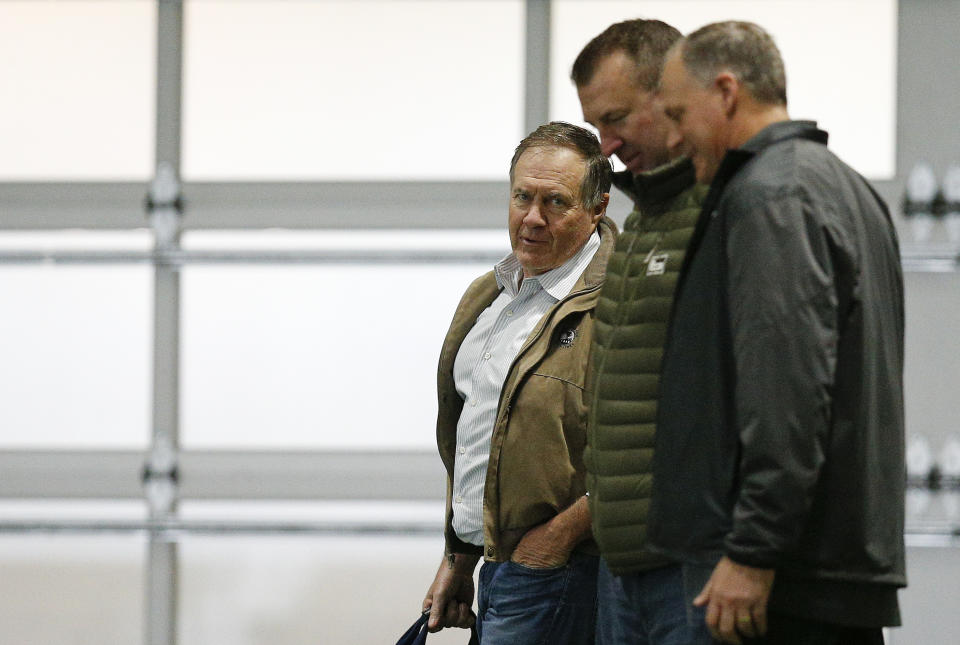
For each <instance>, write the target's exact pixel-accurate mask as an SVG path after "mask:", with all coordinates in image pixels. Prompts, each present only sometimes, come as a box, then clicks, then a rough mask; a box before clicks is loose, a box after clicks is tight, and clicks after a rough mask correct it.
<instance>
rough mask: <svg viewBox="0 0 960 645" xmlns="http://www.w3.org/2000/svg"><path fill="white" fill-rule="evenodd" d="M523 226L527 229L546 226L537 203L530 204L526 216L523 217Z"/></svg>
mask: <svg viewBox="0 0 960 645" xmlns="http://www.w3.org/2000/svg"><path fill="white" fill-rule="evenodd" d="M523 225H524V226H526V227H527V228H539V227H541V226H546V225H547V221H546V220H545V219H544V217H543V210H542V209H541V208H540V204H539V203H534V204H531V205H530V208H528V209H527V212H526V214H525V215H524V216H523Z"/></svg>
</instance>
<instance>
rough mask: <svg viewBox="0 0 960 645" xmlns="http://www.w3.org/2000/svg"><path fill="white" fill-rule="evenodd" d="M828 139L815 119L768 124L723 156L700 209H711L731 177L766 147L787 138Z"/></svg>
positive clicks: (815, 140)
mask: <svg viewBox="0 0 960 645" xmlns="http://www.w3.org/2000/svg"><path fill="white" fill-rule="evenodd" d="M827 138H828V135H827V133H826V132H825V131H824V130H820V129H819V128H817V123H816V122H815V121H779V122H777V123H772V124H770V125H768V126H767V127H765V128H764V129H763V130H761V131H760V132H758V133H756V134H755V135H753V137H751V138H750V139H749V140H748V141H747V142H746V143H744V144H743V145H742V146H740V147H739V148H734V149H732V150H728V151H727V153H726V154H725V155H724V156H723V159H722V160H721V162H720V167H719V168H717V174H716V175H715V176H714V178H713V181H712V182H710V192H708V193H707V198H706V200H705V201H704V205H703V211H704V212H709V211H711V210H713V208H714V207H715V206H716V204H717V202H718V201H719V200H720V196H721V195H722V194H723V191H724V189H725V188H726V187H727V184H728V183H729V182H730V180H731V179H732V178H733V176H734V175H735V174H737V172H738V171H739V170H740V169H741V168H743V166H744V165H745V164H746V163H747V162H748V161H750V160H751V159H753V158H754V157H756V156H757V155H758V154H760V153H761V152H763V151H764V150H765V149H766V148H769V147H770V146H772V145H774V144H777V143H780V142H782V141H787V140H789V139H806V140H808V141H813V142H815V143H819V144H822V145H827Z"/></svg>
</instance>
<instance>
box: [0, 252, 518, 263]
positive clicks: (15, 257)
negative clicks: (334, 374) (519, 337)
mask: <svg viewBox="0 0 960 645" xmlns="http://www.w3.org/2000/svg"><path fill="white" fill-rule="evenodd" d="M504 252H505V251H504V250H498V251H491V250H485V249H466V250H442V249H436V250H432V249H414V250H403V249H384V250H373V249H363V250H350V249H299V250H227V251H220V250H217V251H168V252H156V251H153V250H143V251H114V250H102V251H95V250H90V251H73V250H33V249H31V250H0V264H157V265H163V266H183V265H188V264H466V263H481V264H493V263H496V262H498V261H500V260H501V259H503V255H504Z"/></svg>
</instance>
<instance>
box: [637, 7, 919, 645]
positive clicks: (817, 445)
mask: <svg viewBox="0 0 960 645" xmlns="http://www.w3.org/2000/svg"><path fill="white" fill-rule="evenodd" d="M661 98H662V100H663V104H664V108H665V110H666V113H667V115H668V116H669V117H670V119H671V120H672V121H673V125H674V128H673V134H672V140H671V145H686V146H688V148H689V150H690V155H691V158H692V160H693V163H694V166H695V167H696V171H697V179H698V180H699V181H701V182H704V183H710V192H709V194H708V195H707V199H706V202H705V204H704V207H703V210H702V213H701V217H700V220H699V221H698V224H697V229H696V231H695V232H694V236H693V239H692V241H691V244H690V249H689V251H688V254H687V257H686V259H685V262H684V266H683V269H682V270H681V274H680V278H679V284H678V287H677V294H676V300H675V304H674V309H673V314H672V318H671V328H670V332H669V337H668V341H667V347H666V352H665V357H664V363H663V373H662V374H663V375H662V380H661V398H660V407H659V416H658V421H657V423H658V431H657V436H656V447H655V465H654V490H653V495H652V500H651V508H650V513H649V526H648V540H649V544H650V547H651V549H652V550H654V551H655V552H658V553H660V554H662V555H665V556H667V557H670V558H673V559H675V560H677V561H680V562H682V563H684V572H685V580H684V582H685V584H686V585H687V592H688V596H689V597H691V598H693V596H696V597H695V599H693V604H694V605H695V606H696V607H698V608H699V611H700V612H701V616H702V618H701V619H704V620H706V622H707V626H708V627H709V628H710V631H711V633H712V634H713V637H714V638H717V639H721V640H723V641H726V642H730V643H741V642H743V643H777V644H781V643H791V644H794V643H796V644H800V643H804V644H808V643H809V644H814V643H816V644H817V645H824V644H830V643H835V644H841V643H842V644H844V645H852V644H861V643H862V644H868V643H870V644H873V643H882V631H881V628H882V627H883V626H886V625H897V624H899V620H900V617H899V609H898V604H897V589H898V588H899V587H902V586H904V585H905V584H906V578H905V572H904V568H905V567H904V545H903V488H904V458H903V394H902V392H903V386H902V374H903V278H902V275H901V270H900V260H899V251H898V245H897V239H896V235H895V232H894V227H893V224H892V223H891V220H890V216H889V213H888V211H887V208H886V206H885V204H884V203H883V201H882V200H881V199H880V198H879V197H878V196H877V195H876V193H875V192H874V191H873V189H872V188H871V187H870V185H869V184H868V183H867V182H866V180H864V179H863V178H862V177H861V176H860V175H858V174H857V173H856V172H854V171H853V170H852V169H850V168H849V167H848V166H847V165H845V164H844V163H843V162H842V161H840V160H839V159H837V157H835V156H834V155H833V154H832V153H831V152H829V151H828V150H827V147H826V142H827V135H826V133H825V132H823V131H821V130H818V129H817V128H816V124H814V123H812V122H803V121H790V120H789V116H788V114H787V108H786V82H785V76H784V70H783V62H782V60H781V58H780V54H779V52H778V51H777V48H776V46H775V45H774V43H773V41H772V39H771V38H770V36H769V35H768V34H767V33H766V32H765V31H763V30H762V29H761V28H759V27H758V26H756V25H753V24H750V23H742V22H726V23H717V24H712V25H708V26H706V27H703V28H701V29H699V30H697V31H696V32H694V33H692V34H690V35H689V36H687V37H686V38H685V39H683V40H681V41H680V42H679V43H677V45H675V46H674V48H673V49H672V50H671V51H670V52H669V53H668V55H667V58H666V63H665V67H664V73H663V78H662V81H661Z"/></svg>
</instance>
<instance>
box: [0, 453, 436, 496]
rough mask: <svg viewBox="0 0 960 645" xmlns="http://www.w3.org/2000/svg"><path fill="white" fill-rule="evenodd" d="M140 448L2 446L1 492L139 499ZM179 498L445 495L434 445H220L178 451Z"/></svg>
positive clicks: (0, 494) (140, 492)
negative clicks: (382, 448) (254, 447)
mask: <svg viewBox="0 0 960 645" xmlns="http://www.w3.org/2000/svg"><path fill="white" fill-rule="evenodd" d="M143 465H144V452H143V451H139V450H96V451H94V450H9V451H0V473H3V477H0V499H139V498H142V497H143V489H142V484H141V478H142V475H143ZM177 475H178V481H179V491H178V492H179V499H181V500H423V501H437V500H442V499H443V491H444V481H445V473H444V471H443V467H442V465H441V463H440V460H439V459H437V455H436V451H433V450H393V451H378V452H373V451H360V450H351V451H317V450H297V451H294V450H286V451H221V450H185V451H181V452H180V453H179V455H178V462H177Z"/></svg>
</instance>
